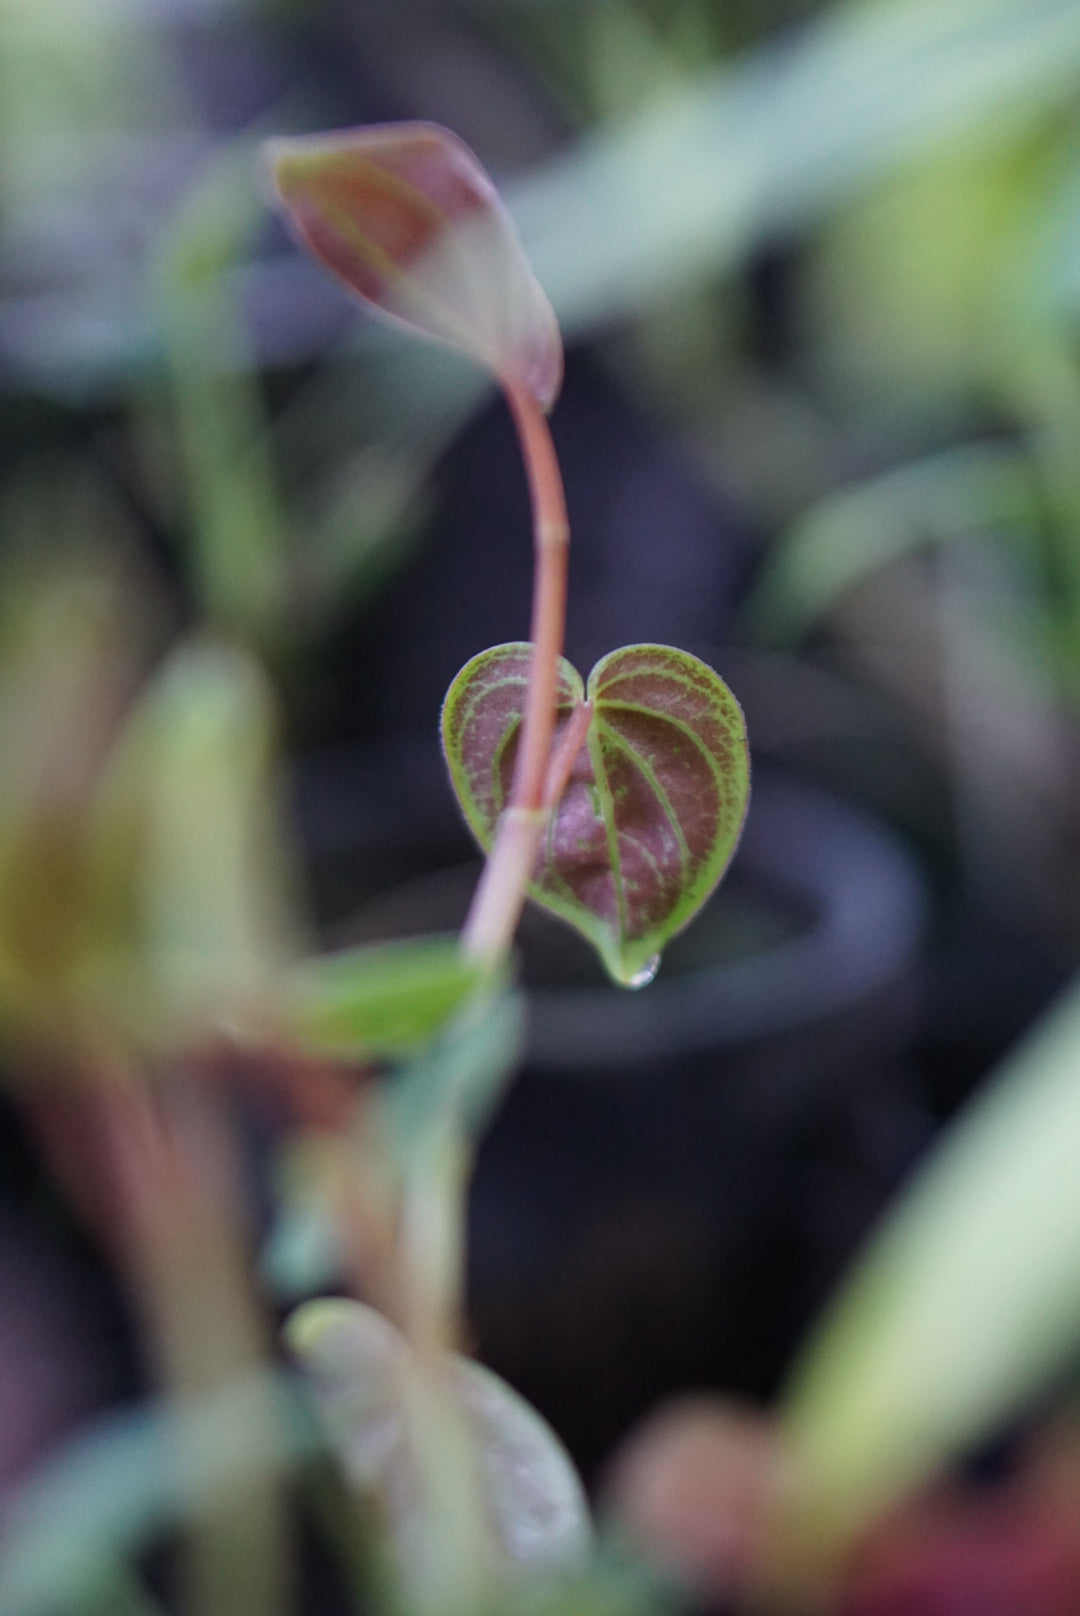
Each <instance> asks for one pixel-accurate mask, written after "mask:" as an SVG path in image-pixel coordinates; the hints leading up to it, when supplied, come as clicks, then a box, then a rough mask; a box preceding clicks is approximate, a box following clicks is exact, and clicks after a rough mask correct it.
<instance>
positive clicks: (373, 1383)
mask: <svg viewBox="0 0 1080 1616" xmlns="http://www.w3.org/2000/svg"><path fill="white" fill-rule="evenodd" d="M286 1333H287V1338H288V1341H289V1345H290V1346H291V1347H292V1349H293V1351H294V1352H295V1353H296V1354H297V1356H298V1358H299V1359H300V1361H301V1363H302V1364H303V1366H304V1368H305V1370H306V1371H307V1373H308V1374H309V1375H310V1377H311V1380H312V1384H313V1387H314V1391H315V1396H316V1403H317V1406H318V1408H319V1411H320V1414H321V1416H322V1420H323V1423H324V1425H325V1429H326V1432H327V1435H328V1437H329V1440H330V1442H331V1443H332V1445H333V1447H334V1448H335V1449H336V1451H337V1453H338V1455H339V1458H340V1459H341V1463H342V1466H343V1468H344V1471H345V1474H346V1477H347V1479H348V1481H349V1483H350V1485H351V1486H352V1487H353V1488H354V1489H355V1490H356V1491H357V1493H358V1494H360V1495H361V1496H362V1497H364V1498H366V1499H367V1500H368V1501H369V1502H373V1503H375V1504H376V1505H377V1506H378V1508H379V1513H380V1515H381V1519H382V1522H383V1524H384V1527H385V1530H386V1534H387V1537H388V1539H389V1548H390V1555H391V1562H392V1564H393V1565H394V1566H395V1569H396V1573H397V1575H398V1577H400V1579H401V1582H402V1586H403V1589H404V1591H405V1593H406V1603H407V1605H409V1606H410V1607H411V1608H413V1609H417V1608H421V1609H422V1608H424V1605H425V1603H426V1601H425V1599H424V1597H423V1591H424V1590H425V1589H428V1588H430V1587H432V1586H434V1587H435V1588H437V1589H439V1590H440V1593H441V1596H442V1597H441V1598H440V1601H439V1609H441V1610H443V1609H448V1608H452V1606H453V1600H452V1599H451V1598H450V1597H449V1596H448V1591H449V1589H450V1588H451V1587H454V1586H458V1587H460V1585H461V1583H460V1578H461V1577H464V1578H466V1579H468V1580H474V1582H475V1581H477V1580H479V1581H481V1582H482V1579H484V1578H492V1579H494V1582H495V1584H496V1586H498V1585H501V1584H505V1583H506V1581H507V1580H508V1579H513V1578H514V1576H515V1574H516V1575H521V1574H522V1573H524V1574H526V1575H528V1576H530V1578H535V1577H536V1576H537V1575H538V1574H544V1573H548V1574H550V1573H566V1572H573V1571H576V1570H577V1569H579V1568H580V1567H581V1565H582V1564H583V1562H584V1561H585V1559H586V1557H587V1554H588V1551H589V1546H590V1541H591V1536H592V1533H591V1526H590V1521H589V1510H588V1504H587V1503H586V1500H585V1494H584V1491H583V1489H582V1486H581V1482H580V1481H579V1479H578V1476H577V1473H576V1471H575V1470H574V1467H573V1465H572V1463H571V1462H570V1459H569V1458H568V1456H567V1454H566V1452H565V1450H564V1449H563V1446H562V1444H561V1443H560V1441H559V1439H558V1437H556V1435H555V1433H554V1432H553V1431H552V1430H551V1428H550V1427H549V1426H548V1425H547V1424H546V1422H545V1421H544V1420H543V1419H541V1417H540V1415H539V1414H537V1412H536V1410H535V1409H533V1408H532V1407H530V1405H529V1404H528V1403H526V1402H525V1401H524V1400H523V1399H522V1398H521V1397H519V1396H518V1395H517V1393H516V1392H514V1391H513V1390H511V1388H510V1387H509V1386H508V1385H507V1384H506V1382H505V1381H503V1380H500V1379H499V1377H498V1376H497V1375H494V1374H492V1373H491V1372H490V1371H489V1370H487V1369H485V1368H483V1367H482V1366H481V1365H480V1364H478V1363H475V1362H473V1361H472V1360H470V1359H467V1358H460V1357H450V1356H448V1357H445V1358H443V1359H441V1360H438V1361H434V1362H433V1361H429V1360H424V1361H422V1360H421V1359H420V1358H419V1357H418V1356H417V1355H415V1354H414V1353H413V1351H412V1349H411V1348H410V1346H409V1345H408V1343H407V1342H406V1341H405V1339H404V1337H403V1336H401V1335H400V1334H399V1332H398V1331H397V1330H396V1329H395V1328H394V1326H393V1325H391V1324H390V1323H389V1322H388V1321H387V1320H386V1319H385V1318H383V1316H382V1315H381V1314H380V1313H377V1312H376V1311H375V1310H374V1309H373V1308H370V1307H366V1306H364V1305H363V1304H361V1303H358V1302H352V1301H347V1300H342V1299H333V1300H320V1301H317V1302H309V1303H306V1304H305V1305H304V1306H302V1307H300V1308H298V1309H297V1311H296V1312H295V1313H294V1314H293V1315H292V1317H291V1318H290V1320H289V1323H288V1325H287V1327H286ZM448 1416H449V1417H448ZM447 1444H449V1450H448V1451H447ZM470 1450H471V1451H470ZM440 1471H442V1472H443V1477H444V1479H446V1480H447V1481H448V1482H449V1483H450V1485H449V1487H448V1489H447V1491H446V1494H445V1495H442V1494H441V1489H440V1488H439V1486H438V1479H439V1472H440ZM470 1480H471V1481H472V1488H473V1491H474V1492H475V1496H470ZM433 1483H434V1486H433ZM440 1496H442V1504H443V1505H444V1513H445V1515H449V1516H454V1515H458V1516H459V1519H458V1522H457V1529H456V1531H455V1530H454V1529H453V1528H454V1525H455V1523H454V1522H453V1521H451V1520H448V1519H446V1518H443V1519H436V1518H434V1512H436V1511H437V1510H438V1499H439V1497H440ZM470 1517H471V1520H472V1523H473V1524H476V1523H479V1524H480V1526H481V1530H482V1531H483V1532H484V1533H485V1535H487V1534H488V1533H491V1534H492V1536H493V1539H494V1541H493V1542H491V1543H489V1544H488V1552H487V1553H486V1554H481V1555H477V1556H475V1559H474V1563H473V1564H472V1565H471V1566H466V1567H458V1568H455V1566H454V1565H453V1564H450V1563H442V1564H440V1563H439V1562H440V1561H445V1562H450V1561H453V1560H454V1559H455V1558H456V1556H457V1555H458V1554H459V1553H460V1551H461V1549H462V1548H463V1544H464V1539H465V1538H467V1537H468V1535H469V1532H470ZM448 1528H450V1530H448ZM492 1528H493V1533H492ZM477 1561H479V1562H480V1563H476V1562H477ZM485 1562H486V1563H485ZM459 1573H460V1575H459ZM476 1591H477V1593H478V1594H481V1593H482V1592H483V1589H482V1587H479V1588H477V1590H476ZM486 1591H487V1592H488V1593H490V1592H491V1588H490V1585H489V1586H488V1589H487V1590H486ZM486 1603H487V1601H484V1604H485V1605H486Z"/></svg>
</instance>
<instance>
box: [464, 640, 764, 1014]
mask: <svg viewBox="0 0 1080 1616" xmlns="http://www.w3.org/2000/svg"><path fill="white" fill-rule="evenodd" d="M530 653H531V647H530V646H529V645H528V644H527V643H524V642H521V643H515V644H511V645H501V646H496V647H495V648H494V649H493V650H490V651H484V652H482V653H481V654H480V655H479V656H477V657H474V658H473V659H472V661H471V662H469V663H467V664H466V666H465V667H464V668H463V669H462V670H461V672H460V673H459V674H458V676H457V678H456V679H455V680H454V683H453V684H452V685H451V687H450V691H449V693H448V695H447V698H446V702H445V705H444V707H443V723H442V730H443V745H444V748H445V752H446V757H447V762H448V764H449V767H450V773H451V778H452V780H453V783H454V788H455V790H456V792H457V795H458V800H459V801H460V803H461V806H462V809H463V810H464V813H465V817H466V819H467V820H468V822H469V825H470V826H471V828H472V830H473V832H474V834H475V835H476V837H477V839H478V840H479V842H480V843H481V845H482V846H483V847H484V848H485V849H486V848H490V846H491V843H492V841H493V839H494V834H495V828H496V825H497V823H498V819H499V815H500V814H501V812H502V810H503V808H504V807H505V806H506V804H507V801H508V799H509V794H510V786H511V781H512V776H513V768H514V759H515V756H516V752H517V741H518V735H519V732H520V723H521V712H522V706H523V702H524V695H525V687H526V681H527V677H528V667H529V657H530ZM586 696H587V698H588V700H589V701H590V702H591V704H592V718H591V720H590V723H589V727H588V731H587V734H586V737H585V741H584V744H583V745H582V747H581V750H580V751H579V752H578V754H577V757H576V758H575V760H574V764H573V767H572V769H571V771H570V777H569V781H568V783H567V787H566V790H565V792H564V793H563V796H562V799H561V801H560V802H559V804H558V806H557V808H556V809H555V811H554V813H553V814H552V818H551V823H550V825H549V827H548V831H547V834H546V837H545V841H544V848H543V852H542V854H541V857H540V859H539V861H538V863H537V866H536V869H535V871H534V874H533V881H532V884H531V886H530V893H531V895H532V896H533V897H534V898H535V899H536V900H537V901H538V902H539V903H541V904H543V905H544V906H545V907H546V908H548V909H551V910H553V911H554V912H555V913H556V914H559V915H561V916H562V917H563V918H564V919H566V920H569V921H570V922H571V924H572V925H575V926H576V927H577V928H578V929H579V930H580V931H582V932H584V934H585V936H586V937H588V938H589V939H590V941H591V942H592V943H593V944H594V945H595V947H596V948H597V949H598V951H599V952H600V955H601V957H602V958H603V960H604V963H605V965H606V966H607V968H608V970H609V971H610V973H611V975H612V976H613V977H615V979H616V980H617V981H619V982H622V983H626V984H636V983H639V982H641V981H644V980H647V979H648V978H649V976H651V974H652V973H653V971H654V970H655V961H656V956H657V955H658V954H659V953H660V950H661V949H662V948H663V946H664V945H665V943H667V942H668V940H669V939H670V938H671V937H672V936H673V935H674V933H675V932H677V931H679V930H680V929H681V928H682V927H683V926H684V925H685V924H686V922H687V921H688V920H689V919H690V918H691V916H692V915H693V914H695V913H696V912H697V910H698V909H699V908H700V907H701V905H702V904H703V903H704V902H705V900H706V898H707V897H708V896H709V894H710V893H711V892H712V890H713V888H714V887H715V886H716V884H717V882H718V881H719V880H720V877H721V876H722V875H723V873H724V870H725V869H726V867H727V865H728V862H729V860H730V858H731V855H732V853H733V852H734V850H735V847H736V844H737V843H738V839H739V834H740V832H741V829H742V824H743V819H744V817H745V814H746V806H747V801H748V797H749V784H750V776H749V758H748V754H747V750H746V733H745V729H744V726H743V720H742V713H741V712H740V710H739V706H738V703H737V702H736V701H735V698H734V697H733V696H732V694H731V692H730V691H729V690H728V688H727V686H726V685H725V684H724V682H723V680H722V679H721V678H720V677H719V675H718V674H716V673H714V672H713V670H712V669H711V668H709V667H706V665H705V664H704V663H703V662H699V661H698V660H697V658H696V657H691V656H688V655H687V654H686V653H685V652H683V651H676V650H673V649H671V648H670V647H668V646H659V645H637V646H627V647H625V648H624V649H622V650H620V651H613V652H612V653H611V654H610V655H609V656H607V657H604V658H603V660H602V661H600V662H598V663H597V665H596V667H595V668H594V669H593V671H592V673H591V674H590V676H589V684H588V690H587V692H586V691H585V690H583V688H582V683H581V679H580V676H579V675H578V674H577V672H576V671H575V670H574V668H572V667H571V666H570V664H569V663H568V662H565V661H564V662H563V663H562V665H561V670H560V681H559V707H558V716H559V728H560V730H561V729H562V728H563V727H564V726H565V724H566V722H567V721H568V719H569V718H570V715H571V713H572V712H573V711H574V709H575V707H576V706H577V705H578V704H579V703H580V702H581V701H583V700H585V699H586Z"/></svg>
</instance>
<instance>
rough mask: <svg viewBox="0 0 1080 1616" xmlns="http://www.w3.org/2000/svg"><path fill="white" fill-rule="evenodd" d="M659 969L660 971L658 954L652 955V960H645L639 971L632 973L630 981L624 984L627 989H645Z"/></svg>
mask: <svg viewBox="0 0 1080 1616" xmlns="http://www.w3.org/2000/svg"><path fill="white" fill-rule="evenodd" d="M659 969H660V956H659V954H654V955H653V957H652V959H647V960H646V961H645V963H644V965H643V966H642V967H641V970H640V971H635V972H634V974H633V976H632V977H630V979H629V980H628V982H627V984H626V985H627V987H628V988H647V987H648V985H649V983H650V982H651V981H652V980H653V979H654V977H655V976H656V973H657V971H658V970H659Z"/></svg>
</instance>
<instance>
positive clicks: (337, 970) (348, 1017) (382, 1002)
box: [284, 937, 481, 1059]
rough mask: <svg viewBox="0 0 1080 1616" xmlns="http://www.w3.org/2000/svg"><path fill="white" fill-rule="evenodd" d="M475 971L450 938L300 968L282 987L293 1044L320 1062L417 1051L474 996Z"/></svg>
mask: <svg viewBox="0 0 1080 1616" xmlns="http://www.w3.org/2000/svg"><path fill="white" fill-rule="evenodd" d="M480 974H481V973H480V971H479V969H478V967H477V966H476V965H475V964H472V963H470V962H469V961H468V960H466V959H465V958H464V956H463V955H462V953H461V950H460V949H459V948H458V945H457V939H456V938H455V937H421V938H410V939H407V940H403V941H400V942H397V941H395V942H391V943H379V944H372V945H370V946H367V947H362V948H349V949H343V950H342V951H341V952H339V953H337V954H326V955H322V956H320V957H318V958H315V959H310V960H306V961H305V962H304V963H303V964H302V965H301V966H299V967H297V968H296V969H295V970H294V971H293V973H292V975H291V977H290V979H289V982H288V984H287V987H286V993H285V1010H284V1014H285V1020H286V1025H287V1026H288V1028H289V1031H290V1033H291V1035H292V1036H294V1037H298V1038H299V1039H300V1040H301V1042H302V1043H303V1044H304V1045H305V1047H307V1048H311V1049H314V1050H315V1051H317V1052H318V1053H319V1054H321V1055H325V1056H328V1057H330V1058H338V1059H350V1058H351V1059H386V1058H390V1057H393V1056H399V1055H405V1054H408V1053H410V1052H412V1051H415V1050H417V1049H419V1048H422V1047H423V1046H424V1045H425V1044H426V1043H428V1041H429V1040H430V1039H432V1038H433V1037H434V1036H435V1034H436V1033H437V1032H438V1031H439V1030H440V1029H441V1028H442V1027H443V1026H444V1025H445V1023H446V1022H447V1021H448V1020H449V1018H450V1017H451V1016H452V1015H453V1013H454V1012H455V1011H456V1010H457V1009H459V1008H460V1006H461V1005H462V1004H463V1003H464V1001H465V1000H466V999H467V998H468V996H469V995H470V994H471V993H472V992H473V991H474V989H475V988H476V986H477V984H478V982H479V980H480Z"/></svg>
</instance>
